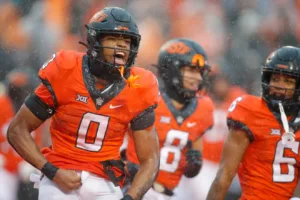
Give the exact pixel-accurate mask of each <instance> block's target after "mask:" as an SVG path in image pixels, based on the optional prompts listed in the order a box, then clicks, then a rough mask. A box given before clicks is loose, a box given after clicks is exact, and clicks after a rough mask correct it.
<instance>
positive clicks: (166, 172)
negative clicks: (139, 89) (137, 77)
mask: <svg viewBox="0 0 300 200" xmlns="http://www.w3.org/2000/svg"><path fill="white" fill-rule="evenodd" d="M157 67H158V76H159V82H160V92H161V96H162V99H163V100H162V101H161V102H160V103H159V105H158V107H157V109H156V111H155V115H156V121H155V127H156V129H157V133H158V136H159V144H160V167H159V170H160V171H159V175H158V177H157V179H156V181H155V182H154V183H153V186H152V188H151V189H150V190H149V191H148V192H147V193H146V194H145V196H144V198H143V199H149V200H150V199H151V200H155V199H157V200H158V199H171V197H172V196H173V195H174V189H175V188H176V187H177V186H178V184H179V181H180V179H181V177H182V175H185V176H186V177H189V178H191V177H194V176H196V175H197V174H198V172H199V171H200V169H201V165H202V156H201V153H200V150H201V139H200V137H201V136H202V135H203V134H204V133H205V132H206V131H207V130H208V129H210V128H211V127H212V125H213V103H212V101H211V99H210V98H209V97H205V96H196V93H197V92H198V91H199V90H200V89H201V88H202V87H203V84H204V78H205V76H206V74H207V72H208V71H209V68H210V66H209V65H208V64H207V56H206V53H205V51H204V49H203V48H202V47H201V46H200V45H199V44H197V43H196V42H194V41H192V40H189V39H184V38H177V39H173V40H170V41H168V42H166V43H165V44H164V45H163V46H162V47H161V49H160V52H159V58H158V64H157ZM126 153H127V158H128V160H129V164H130V163H135V164H138V159H137V157H136V155H135V148H134V142H133V139H132V137H130V139H129V143H128V149H127V152H126ZM128 166H129V169H132V167H130V166H131V165H128ZM131 171H134V170H131Z"/></svg>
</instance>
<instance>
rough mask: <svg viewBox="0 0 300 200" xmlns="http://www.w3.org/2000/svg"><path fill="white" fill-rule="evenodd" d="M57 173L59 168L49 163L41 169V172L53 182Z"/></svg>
mask: <svg viewBox="0 0 300 200" xmlns="http://www.w3.org/2000/svg"><path fill="white" fill-rule="evenodd" d="M57 171H58V168H57V167H55V166H54V165H52V164H51V163H49V162H46V164H45V165H44V166H43V168H42V169H41V172H42V173H43V174H44V175H45V176H46V177H47V178H48V179H50V180H53V178H54V176H55V175H56V172H57Z"/></svg>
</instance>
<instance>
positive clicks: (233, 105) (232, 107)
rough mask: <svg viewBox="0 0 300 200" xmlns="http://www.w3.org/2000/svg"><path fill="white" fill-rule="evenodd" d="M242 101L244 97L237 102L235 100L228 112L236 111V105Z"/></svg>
mask: <svg viewBox="0 0 300 200" xmlns="http://www.w3.org/2000/svg"><path fill="white" fill-rule="evenodd" d="M242 99H243V98H242V97H238V98H237V99H236V100H234V101H233V102H232V103H231V105H230V107H229V108H228V111H229V112H232V111H233V110H234V109H235V107H236V104H237V103H238V102H240V101H242Z"/></svg>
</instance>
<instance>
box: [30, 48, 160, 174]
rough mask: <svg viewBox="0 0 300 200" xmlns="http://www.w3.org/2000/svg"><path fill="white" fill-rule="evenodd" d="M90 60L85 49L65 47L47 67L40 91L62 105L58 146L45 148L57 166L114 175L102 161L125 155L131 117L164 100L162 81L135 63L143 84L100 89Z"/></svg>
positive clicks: (56, 125)
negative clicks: (121, 149)
mask: <svg viewBox="0 0 300 200" xmlns="http://www.w3.org/2000/svg"><path fill="white" fill-rule="evenodd" d="M87 63H88V58H87V56H85V55H84V54H81V53H77V52H75V51H61V52H59V53H57V54H55V55H54V56H53V57H52V59H50V60H49V61H48V62H46V63H45V64H44V65H43V67H42V68H41V70H40V72H39V76H40V78H41V79H42V80H43V83H44V84H42V85H40V86H39V87H38V89H37V90H36V92H35V93H36V95H37V96H39V97H40V98H41V99H42V100H43V101H44V102H45V103H47V104H48V105H51V106H55V107H56V110H55V114H54V115H53V116H52V121H51V125H50V134H51V139H52V147H49V148H46V149H43V151H42V153H43V154H44V155H45V157H46V158H47V159H48V161H49V162H51V163H52V164H54V165H55V166H57V167H60V168H66V169H75V170H85V171H90V172H92V173H95V174H97V175H99V176H101V177H103V178H107V179H108V176H107V175H106V174H105V173H104V171H103V166H102V165H101V164H100V162H101V161H106V160H118V159H120V155H119V149H120V146H121V145H122V143H123V139H124V135H125V133H126V132H127V129H128V125H129V123H130V122H131V120H132V119H134V118H135V117H136V116H138V115H139V114H141V113H142V112H143V111H144V110H146V109H147V108H149V107H151V106H154V105H156V104H157V103H158V100H159V92H158V84H157V80H156V78H155V76H154V75H153V74H152V73H151V72H149V71H147V70H144V69H142V68H136V67H133V68H131V72H130V73H131V75H134V76H138V78H137V79H136V80H135V84H137V85H138V87H137V88H135V87H129V85H128V84H126V83H125V81H124V80H120V81H119V82H115V83H113V84H111V85H108V86H106V87H104V88H102V89H100V90H99V89H98V88H97V86H96V84H95V82H94V79H93V77H92V75H91V73H90V72H89V67H88V65H87ZM115 173H116V175H117V176H119V175H120V173H121V172H120V171H119V170H117V169H115Z"/></svg>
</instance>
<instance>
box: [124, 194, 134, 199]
mask: <svg viewBox="0 0 300 200" xmlns="http://www.w3.org/2000/svg"><path fill="white" fill-rule="evenodd" d="M121 200H133V198H132V197H131V196H130V195H129V194H126V195H125V196H124V197H123V198H122V199H121Z"/></svg>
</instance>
